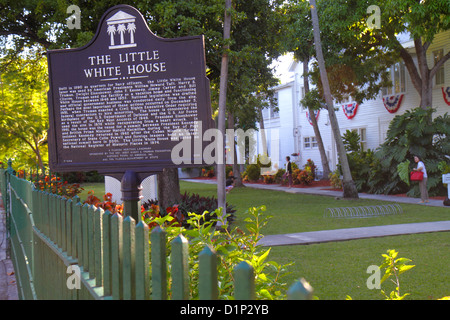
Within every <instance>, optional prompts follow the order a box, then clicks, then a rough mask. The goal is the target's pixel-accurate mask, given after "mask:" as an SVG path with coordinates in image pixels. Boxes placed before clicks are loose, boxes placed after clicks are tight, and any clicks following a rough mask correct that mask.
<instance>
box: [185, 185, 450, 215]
mask: <svg viewBox="0 0 450 320" xmlns="http://www.w3.org/2000/svg"><path fill="white" fill-rule="evenodd" d="M182 180H183V181H188V182H197V183H207V184H216V180H202V179H182ZM245 186H246V187H248V188H255V189H265V190H275V191H284V192H288V193H296V194H298V193H301V194H312V195H320V196H329V197H339V198H342V191H336V190H332V189H331V187H312V188H295V187H292V188H288V187H285V186H281V185H279V184H258V183H246V184H245ZM358 195H359V198H360V199H373V200H380V201H390V202H398V203H410V204H418V202H419V201H420V199H418V198H409V197H399V196H392V195H383V194H368V193H359V194H358ZM420 205H422V206H433V207H444V203H443V201H442V200H435V199H430V202H429V203H425V204H420ZM448 208H449V209H450V207H448Z"/></svg>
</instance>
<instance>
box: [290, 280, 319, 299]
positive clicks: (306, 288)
mask: <svg viewBox="0 0 450 320" xmlns="http://www.w3.org/2000/svg"><path fill="white" fill-rule="evenodd" d="M312 293H313V288H312V287H311V285H310V284H309V283H308V282H307V281H306V280H305V279H303V278H301V279H300V280H297V281H295V282H294V284H293V285H292V286H291V287H290V288H289V290H288V292H287V298H288V300H311V299H312Z"/></svg>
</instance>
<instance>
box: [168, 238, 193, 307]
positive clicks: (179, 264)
mask: <svg viewBox="0 0 450 320" xmlns="http://www.w3.org/2000/svg"><path fill="white" fill-rule="evenodd" d="M188 247H189V244H188V241H187V239H186V238H185V237H184V236H183V235H182V234H180V235H179V236H178V237H176V238H175V239H173V240H172V252H171V254H170V260H171V265H172V269H171V274H172V299H173V300H187V299H189V262H188V261H189V260H188V259H189V252H188Z"/></svg>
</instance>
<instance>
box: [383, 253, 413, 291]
mask: <svg viewBox="0 0 450 320" xmlns="http://www.w3.org/2000/svg"><path fill="white" fill-rule="evenodd" d="M397 255H398V252H397V251H395V250H387V254H382V256H383V257H384V262H383V263H382V264H381V265H380V270H382V269H384V271H385V272H384V275H383V277H382V278H381V281H380V284H381V283H383V282H384V281H386V280H391V281H392V282H393V283H394V285H395V290H393V291H392V292H391V293H390V294H389V296H388V295H386V293H385V292H384V291H383V290H381V293H382V294H383V295H384V296H385V298H386V300H403V299H404V298H405V297H406V296H408V295H409V293H405V294H403V295H401V294H400V279H399V276H400V275H401V274H402V273H404V272H406V271H408V270H411V269H412V268H414V267H415V266H414V265H410V264H407V263H409V262H411V260H410V259H407V258H398V259H396V258H397Z"/></svg>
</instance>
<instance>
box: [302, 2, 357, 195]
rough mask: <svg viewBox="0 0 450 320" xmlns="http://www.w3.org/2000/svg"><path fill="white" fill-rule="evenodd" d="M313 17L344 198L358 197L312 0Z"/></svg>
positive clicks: (316, 44) (317, 53)
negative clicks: (338, 120)
mask: <svg viewBox="0 0 450 320" xmlns="http://www.w3.org/2000/svg"><path fill="white" fill-rule="evenodd" d="M310 3H311V18H312V22H313V30H314V45H315V47H316V57H317V61H318V63H319V69H320V78H321V81H322V84H323V90H324V95H325V101H326V104H327V108H328V115H329V117H330V123H331V129H332V130H333V135H334V139H335V141H336V147H337V151H338V154H339V160H340V161H341V168H342V174H343V180H342V187H343V189H344V198H355V199H357V198H358V190H356V186H355V183H354V182H353V179H352V174H351V172H350V167H349V165H348V160H347V153H346V151H345V147H344V143H343V142H342V137H341V134H340V131H339V124H338V122H337V118H336V114H335V112H334V106H333V98H332V96H331V91H330V86H329V83H328V76H327V71H326V69H325V61H324V59H323V53H322V46H321V42H320V30H319V18H318V16H317V7H316V1H315V0H311V1H310Z"/></svg>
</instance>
